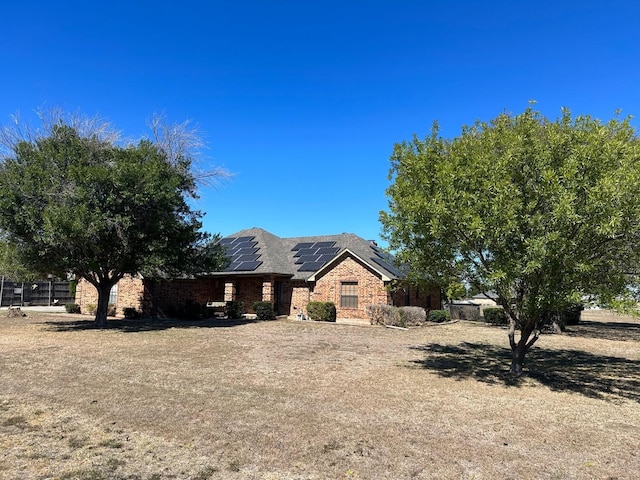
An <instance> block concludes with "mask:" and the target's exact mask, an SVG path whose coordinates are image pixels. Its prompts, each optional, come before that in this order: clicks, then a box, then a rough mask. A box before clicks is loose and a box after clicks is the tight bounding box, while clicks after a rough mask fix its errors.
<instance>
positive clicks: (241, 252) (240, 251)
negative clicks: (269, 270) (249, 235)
mask: <svg viewBox="0 0 640 480" xmlns="http://www.w3.org/2000/svg"><path fill="white" fill-rule="evenodd" d="M258 250H260V249H259V248H239V249H238V250H236V251H234V252H233V254H234V255H253V254H255V253H256V252H257V251H258Z"/></svg>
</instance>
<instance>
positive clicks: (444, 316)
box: [427, 310, 451, 323]
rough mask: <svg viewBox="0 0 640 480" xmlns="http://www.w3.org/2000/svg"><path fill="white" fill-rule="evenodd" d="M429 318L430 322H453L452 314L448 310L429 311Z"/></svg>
mask: <svg viewBox="0 0 640 480" xmlns="http://www.w3.org/2000/svg"><path fill="white" fill-rule="evenodd" d="M427 318H428V319H429V321H430V322H434V323H442V322H448V321H449V320H451V314H450V313H449V312H448V311H447V310H429V315H428V317H427Z"/></svg>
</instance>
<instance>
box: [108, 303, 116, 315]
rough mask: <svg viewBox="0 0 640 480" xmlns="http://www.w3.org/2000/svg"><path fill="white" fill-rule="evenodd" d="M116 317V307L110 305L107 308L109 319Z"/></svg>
mask: <svg viewBox="0 0 640 480" xmlns="http://www.w3.org/2000/svg"><path fill="white" fill-rule="evenodd" d="M115 316H116V306H115V304H113V303H110V304H109V305H108V306H107V317H115Z"/></svg>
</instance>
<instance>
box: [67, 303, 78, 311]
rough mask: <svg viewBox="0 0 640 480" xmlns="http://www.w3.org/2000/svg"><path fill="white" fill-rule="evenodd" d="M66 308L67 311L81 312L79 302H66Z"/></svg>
mask: <svg viewBox="0 0 640 480" xmlns="http://www.w3.org/2000/svg"><path fill="white" fill-rule="evenodd" d="M64 309H65V311H66V312H67V313H80V305H78V304H77V303H66V304H65V305H64Z"/></svg>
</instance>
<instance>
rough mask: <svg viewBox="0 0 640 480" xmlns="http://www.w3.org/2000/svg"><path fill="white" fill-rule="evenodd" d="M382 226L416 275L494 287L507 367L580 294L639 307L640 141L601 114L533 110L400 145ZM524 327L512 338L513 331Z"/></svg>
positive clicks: (514, 366) (517, 367)
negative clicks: (503, 317)
mask: <svg viewBox="0 0 640 480" xmlns="http://www.w3.org/2000/svg"><path fill="white" fill-rule="evenodd" d="M389 179H390V180H391V186H390V187H389V188H388V190H387V195H388V199H389V209H388V211H386V212H381V222H382V225H383V232H384V235H385V236H386V238H387V239H388V241H389V243H390V247H391V248H392V249H394V250H396V251H397V254H398V256H399V258H400V259H401V260H403V261H404V262H406V264H407V265H409V266H410V267H411V269H412V272H413V274H414V275H416V276H418V277H425V276H426V277H427V278H430V279H432V280H435V281H438V282H440V284H442V285H443V287H444V288H446V287H447V285H448V284H451V283H452V282H455V281H462V282H464V283H465V284H466V285H469V286H470V287H471V288H473V289H477V290H479V291H488V290H493V291H494V292H495V293H496V294H497V297H498V302H499V304H500V305H502V307H503V308H504V309H505V311H506V312H507V314H508V317H509V319H510V329H509V333H508V339H509V343H510V346H511V350H512V362H511V368H510V371H511V372H512V373H514V374H516V375H520V374H522V365H523V360H524V358H525V355H526V353H527V351H529V349H530V348H531V347H532V345H533V344H534V343H535V342H536V340H537V339H538V336H539V334H540V331H541V328H542V326H543V325H544V323H545V322H546V321H548V319H549V313H550V312H558V311H560V310H561V309H562V308H564V307H565V306H566V305H567V304H568V303H569V302H571V301H576V300H582V299H584V298H585V297H586V296H590V298H592V299H594V300H597V301H600V302H604V303H608V304H610V305H613V304H617V305H616V306H618V307H620V306H621V305H635V298H634V295H635V294H636V293H637V291H638V290H637V288H635V287H634V285H635V282H636V277H635V274H636V273H637V271H636V269H635V266H636V265H637V263H638V262H637V260H638V258H637V257H638V251H639V250H638V248H637V247H638V239H639V238H640V143H639V141H638V138H637V136H636V133H635V130H634V128H633V127H632V125H631V124H630V122H629V119H622V120H620V119H618V118H617V117H614V119H612V120H611V121H608V122H606V123H603V122H601V121H599V120H597V119H594V118H591V117H589V116H578V117H575V118H573V116H572V115H571V113H570V112H569V111H568V110H566V109H565V110H563V111H562V115H561V116H560V117H559V118H557V119H555V120H549V119H547V118H545V117H544V116H543V115H541V114H540V113H539V112H537V111H535V110H533V109H532V108H531V107H529V108H528V109H527V110H525V111H524V112H523V113H522V114H519V115H510V114H507V113H503V114H501V115H499V116H498V117H496V118H495V119H493V120H491V121H490V122H476V123H475V124H474V125H473V126H470V127H463V129H462V132H461V134H460V135H459V136H458V137H456V138H453V139H445V138H442V137H441V136H440V134H439V129H438V125H437V123H436V124H434V127H433V129H432V131H431V134H430V135H429V136H427V137H426V138H425V139H424V140H420V139H419V138H417V137H415V136H414V138H413V140H411V141H409V142H403V143H399V144H396V145H395V146H394V149H393V154H392V156H391V170H390V174H389ZM518 331H519V335H518Z"/></svg>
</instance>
